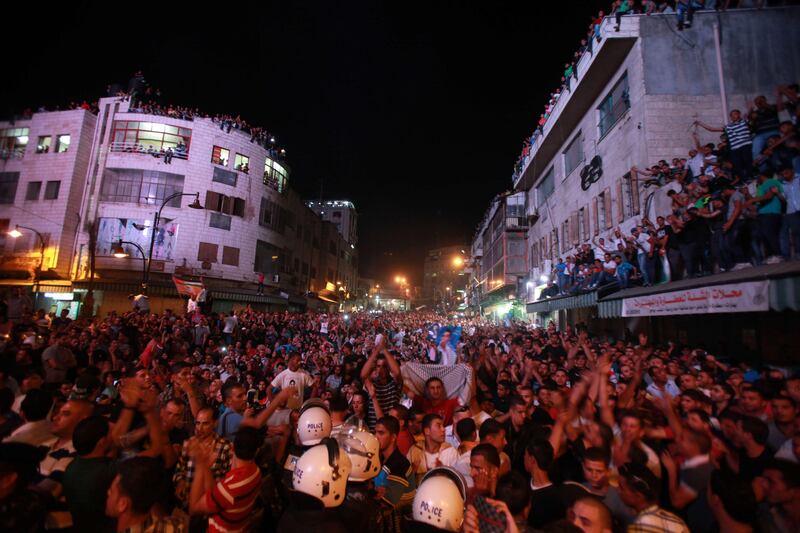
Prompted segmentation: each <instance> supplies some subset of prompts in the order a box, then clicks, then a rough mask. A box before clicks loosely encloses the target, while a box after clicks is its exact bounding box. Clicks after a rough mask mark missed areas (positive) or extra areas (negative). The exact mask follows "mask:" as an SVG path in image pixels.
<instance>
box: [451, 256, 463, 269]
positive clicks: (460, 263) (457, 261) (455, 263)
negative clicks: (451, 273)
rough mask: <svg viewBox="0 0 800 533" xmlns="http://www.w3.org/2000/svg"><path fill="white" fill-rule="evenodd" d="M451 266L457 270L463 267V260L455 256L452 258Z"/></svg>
mask: <svg viewBox="0 0 800 533" xmlns="http://www.w3.org/2000/svg"><path fill="white" fill-rule="evenodd" d="M453 266H454V267H457V268H460V267H462V266H464V258H463V257H461V256H460V255H457V256H455V257H454V258H453Z"/></svg>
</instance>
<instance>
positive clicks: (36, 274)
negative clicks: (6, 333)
mask: <svg viewBox="0 0 800 533" xmlns="http://www.w3.org/2000/svg"><path fill="white" fill-rule="evenodd" d="M20 228H22V229H26V230H28V231H32V232H34V233H35V234H36V237H37V238H38V239H39V255H40V257H39V268H37V269H36V270H34V271H33V284H34V285H35V286H36V296H34V299H35V300H38V299H39V282H40V281H41V275H42V267H44V236H43V235H42V234H41V233H39V232H38V231H36V230H35V229H33V228H29V227H28V226H21V225H19V224H17V225H16V227H14V229H12V230H11V231H9V232H8V236H9V237H12V238H14V239H19V238H20V237H22V232H21V231H20ZM35 305H36V302H35V301H34V306H35Z"/></svg>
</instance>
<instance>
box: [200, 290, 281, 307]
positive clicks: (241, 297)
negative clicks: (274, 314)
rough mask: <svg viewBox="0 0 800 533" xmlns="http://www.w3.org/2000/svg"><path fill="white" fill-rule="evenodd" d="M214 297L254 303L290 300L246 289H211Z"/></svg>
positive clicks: (277, 302)
mask: <svg viewBox="0 0 800 533" xmlns="http://www.w3.org/2000/svg"><path fill="white" fill-rule="evenodd" d="M210 291H211V296H212V298H215V299H217V300H229V301H231V302H243V303H253V304H284V305H285V304H286V303H287V301H288V300H286V299H285V298H280V297H278V296H270V295H266V294H263V295H262V294H253V293H250V292H244V291H234V290H225V291H221V290H217V289H210Z"/></svg>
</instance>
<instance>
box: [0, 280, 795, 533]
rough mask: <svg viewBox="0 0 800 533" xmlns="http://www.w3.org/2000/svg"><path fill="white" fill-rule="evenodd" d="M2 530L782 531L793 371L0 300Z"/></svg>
mask: <svg viewBox="0 0 800 533" xmlns="http://www.w3.org/2000/svg"><path fill="white" fill-rule="evenodd" d="M0 335H2V337H0V338H2V359H1V360H0V361H1V363H2V364H1V365H0V387H2V388H0V436H2V438H3V442H2V444H0V530H2V531H9V532H12V531H38V530H41V529H42V528H44V527H47V528H48V529H55V530H58V529H61V530H63V531H148V532H172V531H187V530H190V531H204V530H206V531H213V532H217V531H250V530H253V531H304V532H309V533H310V532H314V531H320V532H323V531H324V532H328V531H334V532H337V531H351V532H352V531H378V532H380V531H387V532H388V531H442V530H443V531H462V530H463V531H466V532H470V533H473V532H474V533H478V532H486V531H497V532H517V531H541V530H544V531H584V532H598V533H599V532H611V531H630V532H642V533H645V532H646V533H650V532H683V531H690V530H691V531H693V532H694V531H697V532H704V531H729V530H735V531H752V530H753V528H754V527H757V528H758V530H759V531H763V532H786V533H788V532H794V531H798V530H800V464H798V459H799V458H800V418H798V401H800V376H798V375H795V374H790V373H789V371H787V370H782V369H775V368H769V367H768V366H761V367H756V366H752V364H750V363H748V362H737V361H733V360H731V359H730V358H728V357H726V355H727V354H722V353H721V354H711V353H708V352H706V351H704V350H703V349H702V348H701V347H695V346H682V345H678V344H675V343H673V342H667V343H663V344H654V343H652V342H650V340H649V339H648V337H647V336H646V335H644V334H641V335H639V336H638V337H636V338H623V339H619V338H613V337H610V336H609V335H607V334H601V333H600V332H591V331H587V330H586V329H585V328H583V327H581V326H576V327H567V328H566V329H564V330H563V331H557V329H556V328H555V326H554V325H552V324H551V325H549V326H548V327H547V328H534V327H533V326H531V325H530V324H528V323H522V322H520V323H515V322H506V323H505V324H503V325H498V324H493V323H489V322H485V321H482V320H477V319H466V318H457V317H446V316H440V315H437V314H434V313H432V312H411V313H397V314H395V313H382V314H366V313H364V314H361V313H353V314H331V315H326V314H320V313H312V312H308V313H303V314H300V313H289V312H260V311H254V310H252V309H250V308H244V309H242V310H240V311H237V312H234V313H231V314H227V313H208V314H203V313H202V312H201V310H200V309H195V310H194V311H193V312H191V313H189V314H186V315H176V314H174V313H173V312H171V311H167V312H165V313H164V314H161V315H157V314H152V313H147V312H139V311H130V312H124V313H111V314H109V315H108V316H107V317H105V318H96V319H78V320H72V319H70V318H69V316H68V313H67V312H66V311H65V312H63V313H61V314H60V316H57V317H54V316H52V315H51V316H48V314H46V313H45V312H44V310H39V311H38V312H36V313H34V314H32V313H31V312H30V299H29V298H28V296H27V295H26V294H25V293H24V292H23V291H21V290H18V291H16V292H14V293H12V294H9V295H7V296H6V297H5V298H4V299H3V305H2V306H1V307H0Z"/></svg>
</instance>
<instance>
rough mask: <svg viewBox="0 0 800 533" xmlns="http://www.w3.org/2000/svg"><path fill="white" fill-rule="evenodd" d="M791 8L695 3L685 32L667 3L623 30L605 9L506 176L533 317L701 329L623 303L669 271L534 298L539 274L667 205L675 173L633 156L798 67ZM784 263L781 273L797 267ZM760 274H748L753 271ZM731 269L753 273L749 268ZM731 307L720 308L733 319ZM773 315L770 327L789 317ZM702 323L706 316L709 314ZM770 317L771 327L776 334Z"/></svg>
mask: <svg viewBox="0 0 800 533" xmlns="http://www.w3.org/2000/svg"><path fill="white" fill-rule="evenodd" d="M799 15H800V9H798V8H796V7H792V8H774V9H765V10H759V11H756V10H737V11H728V12H698V13H697V14H696V15H695V19H694V24H693V26H692V28H691V30H687V31H683V32H677V31H675V30H674V16H668V15H653V16H639V15H631V16H624V17H623V18H622V24H621V28H620V30H619V31H615V30H614V25H615V24H614V21H613V20H612V19H611V18H607V19H606V20H605V22H604V24H603V25H602V28H601V37H602V39H601V40H600V42H595V43H593V49H592V50H591V52H589V53H585V54H584V55H583V56H582V57H581V59H580V61H579V62H578V64H577V71H576V72H577V75H576V77H575V78H572V79H570V80H568V86H567V87H566V88H565V89H564V90H563V91H562V92H561V94H560V96H559V98H558V100H557V102H556V103H555V105H554V106H553V108H552V109H551V110H550V113H549V117H548V119H547V122H546V123H545V125H544V127H543V129H542V130H541V131H540V132H539V133H538V134H535V135H534V137H533V138H532V141H533V142H532V146H531V149H530V153H528V154H527V156H526V157H525V159H524V160H523V162H522V165H521V167H520V168H518V171H517V172H515V175H514V178H513V182H514V190H515V191H517V192H516V193H515V195H512V196H516V195H519V194H523V195H525V201H524V205H525V206H526V207H525V214H526V215H527V216H526V217H525V218H526V219H527V222H528V226H529V227H528V229H527V255H528V257H529V268H528V270H527V276H526V283H525V289H526V292H527V295H526V300H527V301H528V302H529V303H528V305H527V311H528V313H530V316H531V317H534V316H535V317H536V318H537V320H538V321H540V322H541V323H544V322H546V321H548V320H556V321H558V322H559V323H561V324H562V325H563V324H565V323H567V322H569V323H573V324H574V323H577V322H588V323H591V322H595V321H604V322H602V327H603V328H606V329H608V330H615V331H619V332H620V333H621V332H622V331H624V329H625V328H628V329H632V328H638V329H650V330H651V331H652V330H659V331H662V332H670V333H673V334H674V336H673V337H672V338H684V339H687V338H691V337H693V336H694V337H695V338H697V332H696V331H695V329H696V325H697V324H696V321H695V324H691V323H690V322H691V317H687V320H685V321H683V322H681V321H679V320H677V319H675V320H671V321H669V320H666V321H661V320H660V319H656V318H650V317H645V318H641V317H639V318H628V317H629V315H626V314H624V313H623V307H624V301H625V300H626V299H627V298H629V297H632V296H644V295H648V294H656V293H663V292H665V291H669V290H670V285H671V284H669V283H667V284H664V285H660V286H658V287H642V288H637V289H630V290H628V291H620V292H618V293H615V294H612V295H604V294H598V293H597V291H593V292H590V293H586V294H579V295H574V296H568V297H563V298H553V299H548V300H539V298H538V296H539V292H540V290H541V289H542V286H541V285H542V281H546V280H547V279H548V277H549V276H550V275H551V273H552V267H553V264H554V262H555V261H557V260H558V259H559V258H565V257H567V256H569V255H574V254H575V252H576V249H577V247H579V246H581V245H583V244H585V243H590V244H591V243H593V240H595V239H599V238H601V237H602V238H605V241H606V242H607V243H611V242H614V239H613V231H614V230H615V229H617V228H620V229H621V230H622V233H623V234H628V235H629V234H630V229H631V228H632V227H633V226H634V225H637V224H641V222H642V218H643V217H647V218H649V219H650V220H652V221H655V218H656V216H657V215H666V214H668V213H669V212H670V205H671V203H670V199H669V198H668V197H667V192H668V191H669V190H670V189H672V188H674V187H675V185H672V184H668V185H665V186H663V187H659V186H651V187H645V186H644V183H643V182H642V180H641V179H640V178H639V177H638V176H637V173H636V172H633V171H632V168H633V167H635V166H636V167H638V168H646V167H649V166H651V165H653V164H655V163H656V162H657V161H659V160H662V159H663V160H666V161H668V162H670V161H672V159H673V158H675V157H688V155H687V154H688V152H689V150H690V149H692V148H694V147H695V141H694V140H693V138H692V125H693V123H694V122H695V121H697V120H700V121H702V122H705V123H709V124H716V125H722V124H725V123H726V122H727V121H728V118H727V115H728V111H729V110H731V109H741V110H747V109H749V108H750V105H751V102H752V99H753V98H754V97H756V96H758V95H767V97H768V99H769V100H770V101H772V100H773V99H774V94H775V90H776V87H777V86H778V85H780V84H787V83H792V82H793V81H795V80H797V79H798V78H800V38H799V37H798V33H797V32H796V31H794V29H793V22H792V21H794V20H797V17H798V16H799ZM764 35H770V36H771V39H774V40H765V39H763V36H764ZM698 133H699V135H700V142H701V143H708V142H718V141H719V137H718V134H712V133H707V132H704V131H703V130H700V131H699V132H698ZM500 205H501V202H499V201H497V200H495V202H493V204H492V208H491V209H490V213H489V214H488V215H487V217H486V218H485V220H484V223H483V224H482V226H481V228H482V229H481V230H479V236H478V238H477V239H476V242H475V243H473V254H476V253H477V254H480V253H482V254H483V259H482V260H481V262H480V266H481V272H480V281H481V282H483V280H488V282H489V283H490V285H489V286H488V289H489V290H491V283H493V281H491V280H492V279H494V280H496V279H500V278H499V277H498V276H497V275H495V274H494V270H492V273H491V274H490V273H489V272H488V271H487V269H489V268H492V269H493V268H494V267H492V266H491V264H488V263H494V257H493V259H492V260H491V261H489V262H488V263H487V261H486V257H487V256H489V254H490V252H489V246H490V245H491V242H492V239H491V238H490V239H487V237H486V234H487V233H489V230H490V228H492V229H494V228H495V227H496V226H495V217H497V216H499V215H495V214H494V213H495V211H497V212H499V211H500ZM500 220H502V216H500ZM490 221H491V222H490ZM497 227H498V228H500V227H502V224H501V222H499V221H498V222H497ZM498 231H499V230H498ZM481 232H483V233H482V238H481ZM481 240H482V243H481V242H478V241H481ZM753 270H754V271H755V270H756V269H753ZM784 270H785V269H784ZM787 272H788V271H786V272H783V271H782V274H780V275H781V276H787V275H790V274H791V275H793V276H796V275H797V273H796V272H795V273H793V274H792V273H791V272H788V273H787ZM767 274H768V273H764V272H754V273H753V274H752V275H753V276H755V277H759V279H761V278H763V277H764V276H766V275H767ZM737 275H738V276H739V278H741V279H743V280H745V281H746V280H748V279H750V278H748V277H747V276H748V274H747V271H742V273H741V274H738V273H737ZM770 275H771V274H770ZM720 276H722V275H720ZM720 276H711V277H708V278H701V279H697V280H683V281H681V282H679V283H681V284H682V285H681V287H680V288H682V289H688V288H692V287H694V286H709V285H714V284H719V283H727V282H728V281H729V280H728V278H725V277H724V276H723V277H720ZM726 276H727V275H726ZM717 278H719V279H717ZM737 279H738V278H737ZM790 279H795V278H790ZM798 280H799V281H800V279H798ZM785 281H786V280H785V279H784V280H778V281H776V282H775V283H779V282H780V283H784V282H785ZM494 283H497V282H496V281H494ZM770 283H772V282H770ZM687 284H688V285H687ZM690 285H691V286H690ZM776 286H777V285H776ZM630 291H634V292H635V294H633V293H632V292H630ZM784 303H785V302H784ZM792 305H796V303H795V304H791V305H789V306H788V308H793V309H794V308H796V307H792ZM784 308H786V306H785V305H784V304H781V303H780V302H779V301H778V300H776V301H775V302H773V301H770V309H771V310H773V311H777V310H780V309H784ZM667 314H669V313H667ZM774 315H779V313H774ZM723 316H724V315H723ZM738 316H739V317H740V318H742V319H744V315H743V314H740V315H738ZM779 316H780V315H779ZM736 317H737V315H728V316H727V317H725V319H726V320H727V321H728V323H731V322H730V321H732V320H734V319H735V318H736ZM667 318H668V319H672V318H674V317H667ZM772 322H773V325H774V328H773V329H776V328H779V327H782V326H780V325H781V324H784V323H785V322H786V318H785V317H780V318H777V317H776V318H775V320H774V321H772ZM704 324H705V325H706V326H707V327H710V326H709V324H711V319H709V320H704ZM693 328H694V329H693ZM773 329H771V330H770V332H769V333H768V336H770V335H772V334H773V333H775V335H780V332H778V331H777V330H775V331H773ZM673 330H674V331H673ZM704 339H705V338H704Z"/></svg>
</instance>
